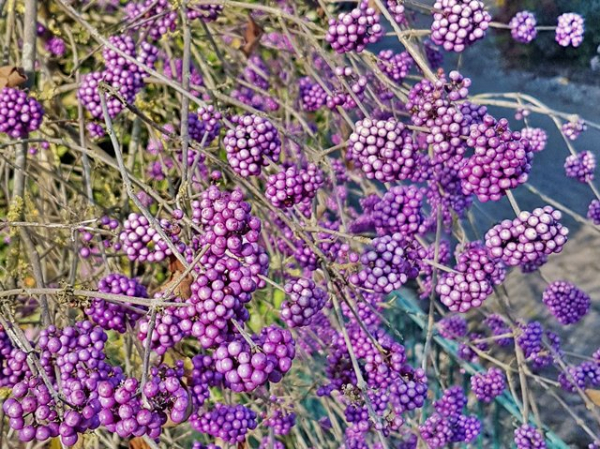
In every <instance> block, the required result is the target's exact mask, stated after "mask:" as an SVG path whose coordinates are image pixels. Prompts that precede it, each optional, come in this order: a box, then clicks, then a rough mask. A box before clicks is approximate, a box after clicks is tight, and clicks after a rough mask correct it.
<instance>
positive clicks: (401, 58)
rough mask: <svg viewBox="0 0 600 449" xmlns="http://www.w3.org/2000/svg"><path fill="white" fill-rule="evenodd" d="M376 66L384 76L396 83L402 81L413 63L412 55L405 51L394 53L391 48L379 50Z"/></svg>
mask: <svg viewBox="0 0 600 449" xmlns="http://www.w3.org/2000/svg"><path fill="white" fill-rule="evenodd" d="M377 58H378V61H377V67H379V70H381V71H382V72H383V73H385V74H386V76H387V77H388V78H389V79H391V80H392V81H395V82H397V83H402V80H404V78H406V75H408V72H410V69H411V68H412V66H413V64H414V60H413V58H412V56H410V54H409V53H408V52H406V51H403V52H402V53H394V51H393V50H381V51H380V52H379V53H378V54H377Z"/></svg>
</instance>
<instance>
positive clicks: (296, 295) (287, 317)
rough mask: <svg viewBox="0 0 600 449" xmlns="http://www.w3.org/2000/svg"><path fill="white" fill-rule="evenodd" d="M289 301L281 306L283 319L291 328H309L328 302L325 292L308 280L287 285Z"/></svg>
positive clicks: (299, 280) (300, 280)
mask: <svg viewBox="0 0 600 449" xmlns="http://www.w3.org/2000/svg"><path fill="white" fill-rule="evenodd" d="M284 289H285V293H286V295H287V299H286V300H285V301H284V302H283V303H282V304H281V318H282V319H283V321H285V323H286V324H287V325H288V326H289V327H302V326H308V325H309V324H310V323H311V321H312V318H313V317H314V316H315V314H317V313H318V312H319V311H320V310H321V309H323V307H324V306H325V303H326V302H327V299H328V295H327V292H325V290H323V289H322V288H320V287H317V286H316V285H315V283H314V282H313V281H312V280H310V279H306V278H300V279H296V280H294V281H292V282H288V283H287V284H285V287H284Z"/></svg>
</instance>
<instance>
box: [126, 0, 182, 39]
mask: <svg viewBox="0 0 600 449" xmlns="http://www.w3.org/2000/svg"><path fill="white" fill-rule="evenodd" d="M125 12H126V14H127V18H128V19H129V20H130V21H131V22H133V23H136V22H137V23H139V25H138V26H136V27H135V28H137V29H139V28H142V29H143V30H144V31H145V32H146V33H147V34H148V36H149V37H150V38H151V39H152V40H155V41H156V40H158V39H160V38H161V37H162V36H163V35H165V34H167V33H169V32H172V31H175V28H176V27H177V9H176V8H173V7H172V6H171V5H170V4H169V0H144V1H142V2H140V3H134V2H129V3H127V6H126V7H125Z"/></svg>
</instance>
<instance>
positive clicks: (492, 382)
mask: <svg viewBox="0 0 600 449" xmlns="http://www.w3.org/2000/svg"><path fill="white" fill-rule="evenodd" d="M505 389H506V376H505V375H504V373H503V372H502V371H501V370H500V369H498V368H496V367H494V366H493V367H491V368H490V369H488V370H487V371H486V372H484V373H477V374H475V375H474V376H472V377H471V391H473V393H475V396H476V397H477V399H479V400H480V401H483V402H486V403H490V402H492V401H493V400H494V398H496V397H498V396H500V395H501V394H502V393H503V392H504V390H505Z"/></svg>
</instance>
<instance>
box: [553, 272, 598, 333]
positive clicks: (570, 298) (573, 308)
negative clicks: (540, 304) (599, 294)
mask: <svg viewBox="0 0 600 449" xmlns="http://www.w3.org/2000/svg"><path fill="white" fill-rule="evenodd" d="M542 299H543V301H544V304H546V306H547V307H548V308H549V309H550V312H551V313H552V315H554V316H555V317H556V319H557V320H558V322H559V323H560V324H564V325H567V324H574V323H577V322H578V321H579V320H581V319H582V318H583V317H584V316H585V315H586V314H587V313H588V311H589V310H590V304H591V300H590V297H589V296H588V295H587V294H586V293H585V292H583V291H581V290H580V289H578V288H577V287H576V286H575V285H573V284H571V283H570V282H566V281H554V282H552V283H551V284H548V286H547V287H546V290H544V293H543V295H542Z"/></svg>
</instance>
